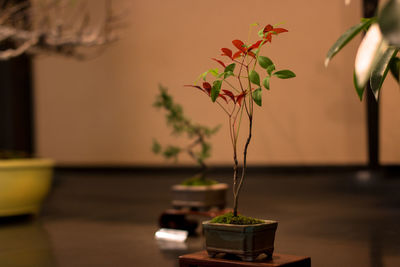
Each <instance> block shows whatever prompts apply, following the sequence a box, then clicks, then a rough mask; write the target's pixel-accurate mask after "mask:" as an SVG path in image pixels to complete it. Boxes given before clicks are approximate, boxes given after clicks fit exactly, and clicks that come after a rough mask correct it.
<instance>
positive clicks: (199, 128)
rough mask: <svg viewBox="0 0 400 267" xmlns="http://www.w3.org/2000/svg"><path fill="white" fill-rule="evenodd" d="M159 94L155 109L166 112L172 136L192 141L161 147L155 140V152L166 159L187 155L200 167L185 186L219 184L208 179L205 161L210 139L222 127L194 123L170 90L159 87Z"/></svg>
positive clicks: (208, 152)
mask: <svg viewBox="0 0 400 267" xmlns="http://www.w3.org/2000/svg"><path fill="white" fill-rule="evenodd" d="M159 90H160V91H159V94H158V95H157V97H156V101H155V102H154V107H156V108H158V109H163V110H164V111H165V119H166V121H167V125H168V126H169V127H171V128H172V134H173V135H176V136H182V135H184V134H185V135H186V136H187V138H188V139H189V140H190V143H189V145H187V146H184V147H182V146H176V145H166V146H161V144H160V143H159V142H158V141H157V140H155V139H154V140H153V148H152V149H153V152H154V153H155V154H160V155H162V156H163V157H164V158H166V159H175V161H176V160H177V159H178V155H179V154H181V153H186V154H187V155H189V156H190V157H191V158H192V159H193V160H194V161H195V162H196V163H197V164H198V165H199V166H200V167H201V172H200V173H199V174H198V175H196V176H194V177H193V178H191V179H188V180H185V181H183V183H182V184H183V185H210V184H215V183H217V182H216V181H214V180H211V179H206V175H205V174H206V172H207V165H206V163H205V160H206V159H207V158H209V157H210V156H211V144H210V143H209V142H208V139H209V138H210V137H211V136H212V135H214V134H215V133H216V132H217V131H218V129H219V128H220V126H216V127H214V128H209V127H207V126H204V125H201V124H197V123H194V122H192V121H191V120H190V119H189V118H188V117H186V116H185V114H184V112H183V108H182V106H181V105H179V104H177V103H175V102H174V100H173V97H172V96H171V95H170V94H169V93H168V89H167V88H165V87H163V86H161V85H160V86H159Z"/></svg>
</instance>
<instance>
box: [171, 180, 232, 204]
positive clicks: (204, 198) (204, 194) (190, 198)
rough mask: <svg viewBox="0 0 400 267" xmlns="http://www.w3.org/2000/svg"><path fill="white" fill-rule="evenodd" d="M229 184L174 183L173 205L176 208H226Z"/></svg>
mask: <svg viewBox="0 0 400 267" xmlns="http://www.w3.org/2000/svg"><path fill="white" fill-rule="evenodd" d="M227 189H228V185H227V184H223V183H220V184H215V185H196V186H188V185H174V186H173V187H172V205H173V206H174V207H176V208H198V209H210V208H212V207H217V208H220V209H223V208H225V205H226V191H227Z"/></svg>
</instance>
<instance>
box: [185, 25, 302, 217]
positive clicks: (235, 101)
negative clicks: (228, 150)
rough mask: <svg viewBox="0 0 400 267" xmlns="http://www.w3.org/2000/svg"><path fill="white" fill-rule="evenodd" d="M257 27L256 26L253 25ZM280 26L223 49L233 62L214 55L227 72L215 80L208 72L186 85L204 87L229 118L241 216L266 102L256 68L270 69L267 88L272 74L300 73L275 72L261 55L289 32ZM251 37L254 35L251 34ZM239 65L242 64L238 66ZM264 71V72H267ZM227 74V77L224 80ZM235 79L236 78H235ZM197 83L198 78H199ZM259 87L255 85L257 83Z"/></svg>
mask: <svg viewBox="0 0 400 267" xmlns="http://www.w3.org/2000/svg"><path fill="white" fill-rule="evenodd" d="M253 26H254V25H253ZM276 26H277V25H274V26H273V25H271V24H267V25H266V26H265V27H263V28H262V29H261V30H260V31H259V37H260V38H261V39H259V40H257V41H255V42H254V43H248V44H246V43H244V42H243V41H241V40H239V39H235V40H233V41H232V45H233V46H234V50H231V49H229V48H226V47H222V48H221V52H222V54H220V55H221V56H222V57H224V59H227V60H228V61H229V62H230V64H227V63H225V62H224V61H223V60H222V59H218V58H211V59H212V60H214V61H215V62H217V63H218V64H220V65H221V66H223V67H224V72H222V73H219V75H217V76H216V75H214V76H215V77H216V78H215V79H213V77H211V78H212V79H213V80H214V81H213V82H212V86H211V81H206V76H207V73H209V72H210V70H209V71H207V72H205V73H203V74H201V75H200V78H203V79H204V82H203V84H202V85H197V84H196V83H195V84H191V85H185V86H186V87H192V88H196V90H200V91H201V92H202V93H204V94H205V95H206V96H207V97H209V98H210V99H211V101H212V102H216V103H217V104H218V106H219V107H220V108H221V110H222V111H223V112H224V113H225V114H226V115H227V116H228V117H229V137H230V142H231V144H232V148H233V158H234V159H235V160H234V163H233V164H234V168H233V169H234V175H233V177H234V183H233V184H234V186H233V195H234V197H235V201H234V207H233V210H234V214H235V215H237V201H236V200H237V199H238V196H239V192H240V188H241V186H242V184H243V183H242V182H243V180H244V177H245V173H246V172H245V171H246V168H247V163H246V159H247V151H248V146H249V144H250V141H251V136H252V135H251V132H252V127H253V118H254V111H255V108H254V107H255V105H259V106H261V105H262V89H261V83H260V81H261V80H260V74H261V73H260V74H259V73H258V72H257V70H256V68H257V67H261V68H262V71H263V72H264V71H266V72H267V74H268V76H267V77H264V76H262V78H263V86H264V87H265V88H267V89H269V88H270V79H271V77H278V78H281V79H288V78H293V77H295V76H296V75H295V74H294V73H293V72H291V71H289V70H281V71H277V72H276V73H275V74H274V75H272V74H273V72H274V71H275V65H274V63H273V62H272V60H271V59H270V58H268V57H266V56H262V55H260V52H261V48H262V47H263V46H264V45H266V44H267V43H271V42H272V38H275V37H274V36H277V35H280V34H282V33H285V32H288V30H287V29H285V28H277V27H276ZM249 37H250V34H249ZM236 65H238V67H236ZM263 74H264V73H263ZM222 77H223V79H222ZM232 80H233V81H232ZM196 82H197V81H196ZM254 84H255V85H257V87H255V89H254V88H252V86H253V85H254ZM242 115H243V116H247V119H248V120H242ZM243 121H247V122H248V125H249V131H248V136H247V140H246V142H244V146H243V158H242V166H241V169H242V171H241V174H239V169H240V167H239V161H238V160H237V155H238V147H239V146H241V145H239V144H240V143H241V142H238V139H239V136H240V135H239V132H240V128H241V125H243V123H242V122H243ZM207 149H208V148H207V146H204V145H203V149H202V151H201V152H199V153H198V154H196V155H197V157H198V158H202V157H205V156H207V155H208V150H207Z"/></svg>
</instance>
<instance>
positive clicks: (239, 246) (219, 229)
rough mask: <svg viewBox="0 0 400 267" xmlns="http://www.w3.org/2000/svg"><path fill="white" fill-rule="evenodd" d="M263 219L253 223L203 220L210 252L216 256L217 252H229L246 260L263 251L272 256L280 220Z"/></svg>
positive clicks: (250, 259)
mask: <svg viewBox="0 0 400 267" xmlns="http://www.w3.org/2000/svg"><path fill="white" fill-rule="evenodd" d="M263 221H264V223H260V224H253V225H234V224H220V223H211V222H210V221H206V222H203V231H204V235H205V238H206V250H207V252H208V254H209V255H210V257H214V256H215V255H216V254H217V253H227V254H232V255H236V256H238V257H240V258H241V259H242V260H244V261H254V260H255V259H256V258H257V257H258V256H259V255H260V254H262V253H265V254H266V255H267V256H268V257H269V258H270V257H272V253H273V251H274V240H275V231H276V228H277V226H278V222H276V221H270V220H263Z"/></svg>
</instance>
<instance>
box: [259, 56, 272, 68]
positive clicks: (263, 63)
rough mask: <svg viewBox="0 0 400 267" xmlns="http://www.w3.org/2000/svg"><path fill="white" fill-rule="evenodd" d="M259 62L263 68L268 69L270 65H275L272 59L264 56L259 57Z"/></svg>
mask: <svg viewBox="0 0 400 267" xmlns="http://www.w3.org/2000/svg"><path fill="white" fill-rule="evenodd" d="M258 64H260V66H261V67H262V68H263V69H268V67H269V66H271V65H274V63H272V60H271V59H269V58H267V57H263V56H259V57H258Z"/></svg>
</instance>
